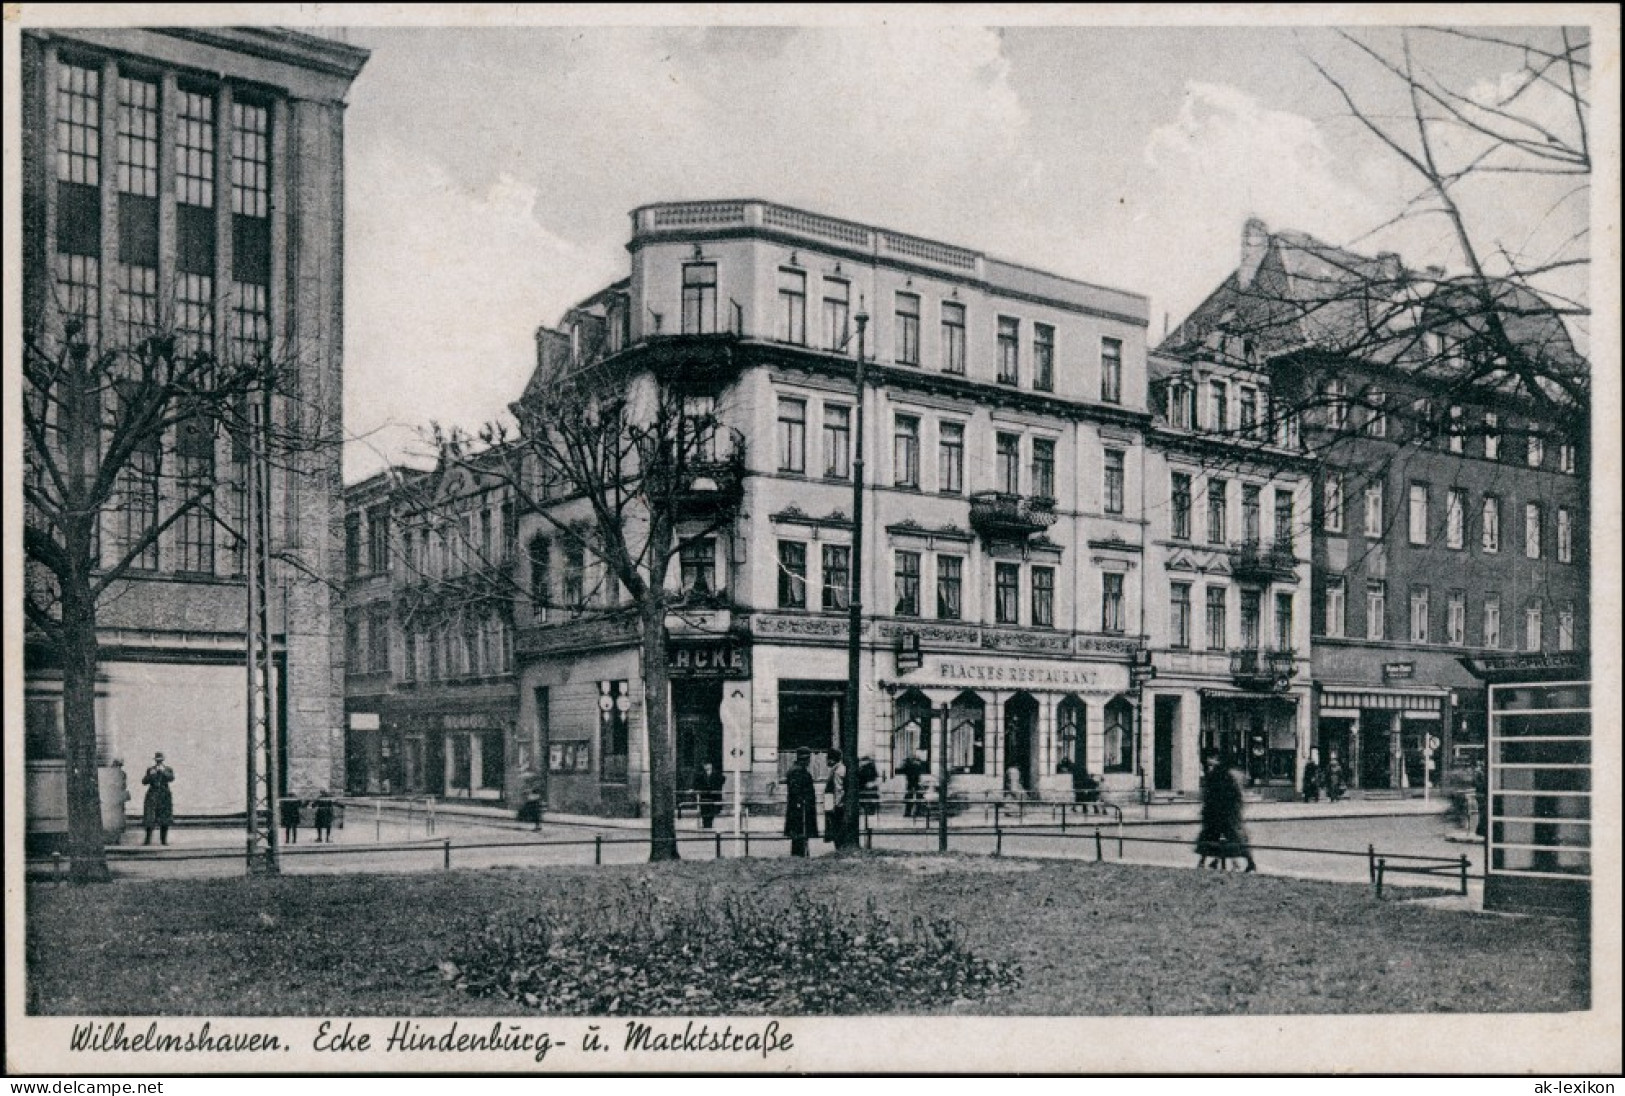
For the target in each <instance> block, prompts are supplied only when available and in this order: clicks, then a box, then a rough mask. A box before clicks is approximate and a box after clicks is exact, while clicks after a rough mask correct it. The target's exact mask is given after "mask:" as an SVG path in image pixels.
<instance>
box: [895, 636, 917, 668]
mask: <svg viewBox="0 0 1625 1096" xmlns="http://www.w3.org/2000/svg"><path fill="white" fill-rule="evenodd" d="M923 664H924V659H923V658H922V657H921V655H920V637H919V636H918V635H917V634H916V633H914V632H904V633H903V634H902V635H900V636H898V637H897V672H898V673H900V674H906V673H909V672H910V671H913V670H918V669H919V668H920V666H921V665H923Z"/></svg>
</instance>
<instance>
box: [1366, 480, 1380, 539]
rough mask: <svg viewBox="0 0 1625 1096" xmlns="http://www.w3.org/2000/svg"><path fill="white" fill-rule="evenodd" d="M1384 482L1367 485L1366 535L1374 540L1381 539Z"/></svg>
mask: <svg viewBox="0 0 1625 1096" xmlns="http://www.w3.org/2000/svg"><path fill="white" fill-rule="evenodd" d="M1382 494H1383V491H1382V481H1381V480H1378V481H1377V482H1376V483H1370V484H1367V485H1366V489H1365V535H1366V536H1368V537H1372V538H1381V536H1382V526H1383V520H1382V518H1383V513H1382V511H1383V501H1382Z"/></svg>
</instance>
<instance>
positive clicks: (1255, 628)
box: [1241, 590, 1263, 651]
mask: <svg viewBox="0 0 1625 1096" xmlns="http://www.w3.org/2000/svg"><path fill="white" fill-rule="evenodd" d="M1262 598H1263V595H1262V594H1260V593H1259V592H1258V591H1257V590H1243V591H1242V592H1241V649H1242V650H1244V651H1256V650H1258V644H1259V619H1258V618H1259V616H1260V615H1261V614H1262V609H1261V608H1260V606H1261V604H1262Z"/></svg>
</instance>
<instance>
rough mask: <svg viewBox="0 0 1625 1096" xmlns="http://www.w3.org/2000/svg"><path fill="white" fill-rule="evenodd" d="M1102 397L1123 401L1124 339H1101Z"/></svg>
mask: <svg viewBox="0 0 1625 1096" xmlns="http://www.w3.org/2000/svg"><path fill="white" fill-rule="evenodd" d="M1100 399H1101V402H1103V403H1122V402H1123V340H1122V339H1101V340H1100Z"/></svg>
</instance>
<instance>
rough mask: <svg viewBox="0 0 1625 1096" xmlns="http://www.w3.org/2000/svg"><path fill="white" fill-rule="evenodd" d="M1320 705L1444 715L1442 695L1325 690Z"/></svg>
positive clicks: (1322, 706) (1324, 706)
mask: <svg viewBox="0 0 1625 1096" xmlns="http://www.w3.org/2000/svg"><path fill="white" fill-rule="evenodd" d="M1320 705H1321V708H1322V709H1325V708H1365V709H1368V710H1376V711H1388V712H1433V713H1436V714H1439V715H1443V714H1444V694H1443V693H1438V694H1433V695H1429V694H1426V693H1390V692H1380V693H1379V692H1343V691H1341V690H1338V689H1325V690H1323V691H1322V692H1321V694H1320Z"/></svg>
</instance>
